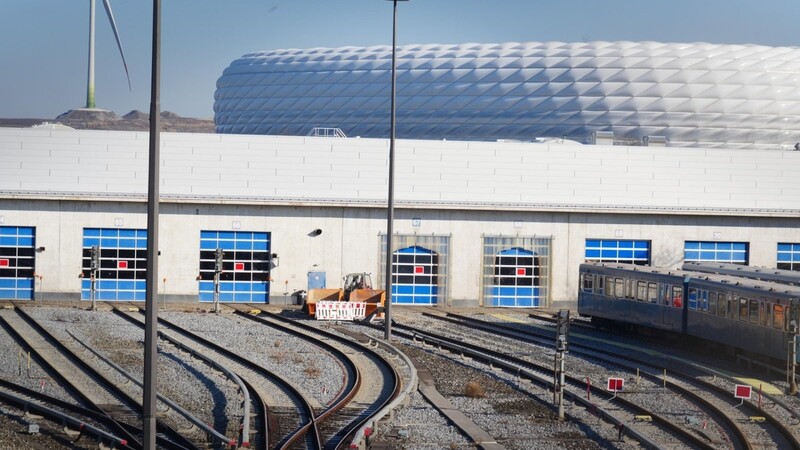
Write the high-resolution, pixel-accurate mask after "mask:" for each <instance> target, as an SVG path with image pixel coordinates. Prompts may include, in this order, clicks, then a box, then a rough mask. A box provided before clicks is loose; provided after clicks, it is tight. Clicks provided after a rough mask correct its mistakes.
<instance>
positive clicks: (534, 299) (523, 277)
mask: <svg viewBox="0 0 800 450" xmlns="http://www.w3.org/2000/svg"><path fill="white" fill-rule="evenodd" d="M539 302H540V297H539V258H538V257H537V256H536V254H535V253H534V252H532V251H530V250H525V249H522V248H511V249H507V250H503V251H500V252H499V253H498V254H497V255H496V256H495V260H494V285H492V286H490V289H489V296H488V298H487V306H501V307H517V308H531V307H537V306H539Z"/></svg>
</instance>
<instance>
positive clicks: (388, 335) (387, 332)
mask: <svg viewBox="0 0 800 450" xmlns="http://www.w3.org/2000/svg"><path fill="white" fill-rule="evenodd" d="M389 1H391V2H392V102H391V108H392V112H391V122H390V125H389V199H388V207H387V210H388V214H387V218H386V302H385V305H384V309H385V311H384V316H385V320H384V327H385V328H384V333H383V337H384V339H386V340H387V341H390V340H392V256H393V255H392V234H393V232H394V230H392V228H393V223H394V134H395V126H394V125H395V105H394V102H395V93H396V90H397V2H398V0H389ZM399 1H401V2H402V1H408V0H399Z"/></svg>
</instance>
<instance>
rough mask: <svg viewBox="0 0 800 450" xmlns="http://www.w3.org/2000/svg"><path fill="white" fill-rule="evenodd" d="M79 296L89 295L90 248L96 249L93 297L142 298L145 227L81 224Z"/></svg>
mask: <svg viewBox="0 0 800 450" xmlns="http://www.w3.org/2000/svg"><path fill="white" fill-rule="evenodd" d="M82 251H83V255H82V256H83V258H82V260H83V262H82V264H81V266H82V272H81V300H91V299H92V291H91V289H92V283H91V277H92V270H91V268H92V252H98V254H97V257H96V258H97V260H98V262H99V268H98V270H97V271H95V276H96V279H95V291H94V299H95V300H101V301H144V300H145V289H146V286H147V279H146V277H147V230H134V229H120V228H84V229H83V250H82Z"/></svg>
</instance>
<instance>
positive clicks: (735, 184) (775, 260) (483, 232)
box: [0, 128, 800, 307]
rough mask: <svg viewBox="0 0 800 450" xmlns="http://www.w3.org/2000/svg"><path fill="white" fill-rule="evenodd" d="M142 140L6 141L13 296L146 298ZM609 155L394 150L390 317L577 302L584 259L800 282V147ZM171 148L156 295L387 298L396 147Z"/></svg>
mask: <svg viewBox="0 0 800 450" xmlns="http://www.w3.org/2000/svg"><path fill="white" fill-rule="evenodd" d="M148 142H149V134H148V133H146V132H120V131H78V130H69V129H37V128H31V129H19V128H16V129H15V128H5V129H0V298H2V299H19V300H40V299H44V300H77V299H82V300H89V299H90V298H91V296H95V298H96V299H97V300H102V301H130V300H135V301H143V300H144V296H145V272H146V270H147V267H146V248H147V239H148V235H147V185H148V157H149V156H148V155H149V150H148ZM612 142H613V141H608V142H606V143H602V142H600V143H598V144H596V145H582V144H579V143H576V142H571V141H566V140H552V141H549V142H543V143H535V142H527V143H524V142H489V141H480V142H479V141H443V140H438V141H434V140H404V139H401V140H398V141H397V143H396V153H395V186H394V199H395V201H394V205H395V208H394V209H395V211H394V222H393V229H394V233H393V235H392V236H391V250H390V251H391V252H392V255H393V256H392V264H393V268H392V273H393V276H394V278H393V283H392V285H393V292H392V298H393V301H394V303H397V304H408V305H412V304H413V305H436V306H462V305H468V306H478V305H480V306H485V307H547V306H553V305H554V304H561V303H563V302H567V304H568V302H573V301H575V299H576V296H577V290H578V266H579V264H580V263H582V262H584V261H609V262H633V263H636V264H651V265H656V266H666V267H677V266H679V265H681V264H682V263H684V262H686V261H715V262H731V263H739V264H749V265H755V266H764V267H779V268H784V269H794V270H800V206H798V205H800V203H798V201H797V200H798V198H800V152H797V151H789V150H777V149H776V150H763V149H724V148H688V147H685V148H684V147H666V146H652V145H651V146H622V145H613V143H612ZM160 149H161V161H160V193H161V201H160V217H159V223H160V227H159V239H158V241H159V242H158V248H159V252H160V256H159V264H158V270H159V273H158V276H157V279H158V281H159V286H158V295H159V296H158V301H164V302H171V301H191V302H205V301H212V300H213V297H214V276H215V271H216V267H217V266H218V264H221V270H222V272H221V273H220V274H219V277H220V281H219V283H220V293H219V296H220V297H219V298H220V300H221V301H225V302H257V303H291V302H292V301H294V300H295V299H296V296H297V293H298V292H299V291H302V290H306V289H308V288H310V287H332V288H335V287H341V283H342V278H343V277H344V276H345V275H346V274H347V273H353V272H367V273H371V274H372V278H373V282H374V284H375V285H376V287H381V286H383V285H384V283H385V275H384V274H385V272H386V270H385V269H386V268H385V262H386V251H387V236H386V230H387V217H388V213H387V197H388V188H389V186H388V181H387V180H388V166H389V164H388V163H389V141H388V140H386V139H367V138H361V139H359V138H343V137H339V138H337V137H293V136H261V135H234V134H190V133H162V134H161V144H160ZM218 258H221V261H218V260H217V259H218ZM95 269H96V270H95ZM92 275H95V288H94V289H92V280H91V278H92Z"/></svg>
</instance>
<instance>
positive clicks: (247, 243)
mask: <svg viewBox="0 0 800 450" xmlns="http://www.w3.org/2000/svg"><path fill="white" fill-rule="evenodd" d="M270 247H271V239H270V233H268V232H251V231H201V232H200V279H199V280H198V284H199V286H198V290H199V298H200V301H201V302H213V301H214V271H215V267H216V263H215V251H216V250H217V249H222V272H221V273H220V276H219V301H221V302H246V303H268V301H269V287H270V282H269V280H270V268H271V266H270V264H271V253H270Z"/></svg>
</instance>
